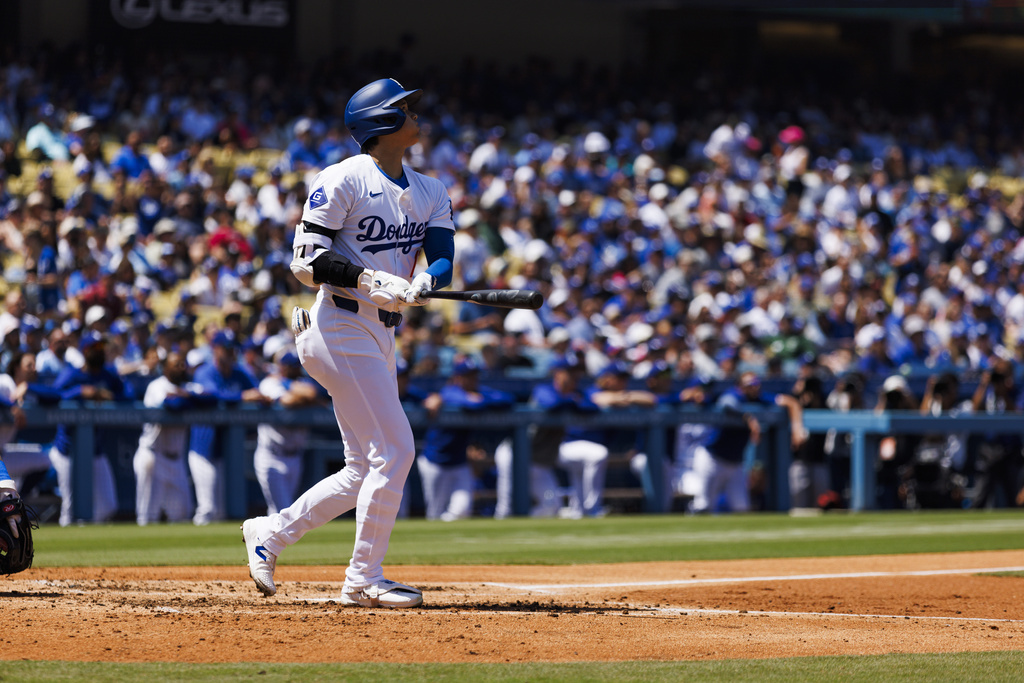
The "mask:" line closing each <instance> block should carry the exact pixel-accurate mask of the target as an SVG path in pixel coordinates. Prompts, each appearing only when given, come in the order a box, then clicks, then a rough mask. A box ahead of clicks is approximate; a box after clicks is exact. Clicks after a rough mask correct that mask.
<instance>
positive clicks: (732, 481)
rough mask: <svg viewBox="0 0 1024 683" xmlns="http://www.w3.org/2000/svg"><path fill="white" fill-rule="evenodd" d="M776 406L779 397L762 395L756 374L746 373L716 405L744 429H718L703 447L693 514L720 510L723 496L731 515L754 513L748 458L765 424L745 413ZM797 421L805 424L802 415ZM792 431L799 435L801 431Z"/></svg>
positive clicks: (717, 408) (749, 413)
mask: <svg viewBox="0 0 1024 683" xmlns="http://www.w3.org/2000/svg"><path fill="white" fill-rule="evenodd" d="M776 403H777V402H776V397H775V395H773V394H768V393H764V392H762V390H761V381H760V379H758V377H757V375H755V374H754V373H753V372H744V373H743V374H742V375H740V377H739V378H738V380H737V381H736V384H735V385H734V386H733V387H732V388H731V389H728V390H727V391H725V392H724V393H723V394H722V395H721V396H719V397H718V399H717V400H716V401H715V408H716V410H719V411H722V412H724V413H726V414H731V415H736V416H739V417H740V418H741V419H742V421H743V426H739V427H732V426H728V427H718V428H715V429H713V431H712V432H711V434H709V435H708V437H707V440H706V442H705V445H704V446H702V447H701V448H703V449H704V450H705V451H706V455H704V457H702V458H700V461H699V462H700V468H699V469H696V470H695V471H696V473H697V476H698V477H699V478H700V484H699V487H698V492H697V494H696V495H695V496H694V498H693V503H692V511H693V512H698V513H701V512H713V511H716V510H718V509H719V508H718V505H719V497H721V496H724V498H725V505H726V508H725V509H726V510H727V511H729V512H746V511H748V510H749V509H750V491H749V483H748V475H747V470H746V467H745V464H744V455H745V452H746V449H747V444H748V443H749V444H752V445H754V446H757V445H758V444H759V443H760V441H761V422H760V420H758V419H757V416H756V415H755V414H754V413H753V412H745V409H746V408H747V407H748V406H757V405H760V406H773V405H776ZM797 419H801V420H802V415H800V416H799V417H798V416H793V417H791V420H792V421H793V422H794V423H796V421H797ZM792 431H793V432H794V433H798V432H799V431H800V430H799V429H794V430H792ZM695 467H697V465H696V464H695Z"/></svg>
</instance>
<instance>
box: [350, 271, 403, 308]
mask: <svg viewBox="0 0 1024 683" xmlns="http://www.w3.org/2000/svg"><path fill="white" fill-rule="evenodd" d="M359 289H361V290H363V291H364V292H366V293H367V294H369V295H370V301H372V302H373V303H374V304H376V306H377V308H381V309H384V310H385V311H390V312H392V313H394V312H396V311H397V310H398V309H399V308H401V307H402V305H404V304H405V293H406V291H407V290H408V289H409V281H408V280H406V279H405V278H402V277H398V276H397V275H392V274H391V273H389V272H387V271H384V270H374V271H370V270H364V271H363V273H362V275H360V276H359Z"/></svg>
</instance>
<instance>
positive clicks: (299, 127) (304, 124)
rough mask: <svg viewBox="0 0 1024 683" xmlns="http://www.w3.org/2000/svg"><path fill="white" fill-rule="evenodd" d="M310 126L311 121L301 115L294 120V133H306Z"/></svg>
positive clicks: (311, 125) (311, 126)
mask: <svg viewBox="0 0 1024 683" xmlns="http://www.w3.org/2000/svg"><path fill="white" fill-rule="evenodd" d="M312 128H313V122H312V121H310V120H309V119H308V118H305V117H303V118H301V119H299V120H298V121H296V122H295V129H294V130H295V134H296V135H302V134H303V133H308V132H309V131H310V130H311V129H312Z"/></svg>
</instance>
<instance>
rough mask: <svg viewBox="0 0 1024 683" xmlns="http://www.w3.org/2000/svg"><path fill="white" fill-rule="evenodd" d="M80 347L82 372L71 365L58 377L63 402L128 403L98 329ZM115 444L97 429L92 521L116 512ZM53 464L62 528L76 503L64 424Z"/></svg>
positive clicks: (128, 395)
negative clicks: (112, 462)
mask: <svg viewBox="0 0 1024 683" xmlns="http://www.w3.org/2000/svg"><path fill="white" fill-rule="evenodd" d="M78 348H79V350H80V351H81V352H82V356H83V357H84V358H85V364H84V365H83V367H82V368H81V369H78V368H76V367H73V366H71V365H69V366H67V367H66V368H64V370H63V371H62V372H61V373H60V375H58V376H57V379H56V381H55V382H54V388H55V389H57V390H58V391H59V392H60V396H61V398H62V399H64V400H69V399H82V400H86V401H128V400H131V398H132V396H131V391H130V387H128V386H127V385H125V383H124V382H123V381H121V378H120V377H119V376H118V374H117V371H116V370H114V367H113V366H112V365H108V364H107V341H106V339H104V337H103V335H102V334H100V333H99V332H97V331H96V330H89V331H87V332H85V333H83V334H82V338H81V340H80V341H79V343H78ZM114 447H115V444H114V443H113V442H112V441H111V438H110V437H105V432H104V431H103V430H97V434H96V452H95V454H94V458H93V494H92V495H93V521H96V522H105V521H107V520H108V519H110V518H111V517H112V516H113V515H114V513H115V512H117V489H116V488H115V486H114V471H113V469H111V466H110V460H109V459H108V458H107V455H106V453H109V452H113V450H112V449H113V448H114ZM50 463H51V464H52V465H53V468H54V469H55V470H56V471H57V485H58V486H59V487H60V494H61V503H60V525H61V526H68V525H70V524H71V523H72V521H74V520H73V518H72V510H73V504H72V500H71V490H72V487H71V434H70V432H69V430H68V428H67V427H66V426H65V425H60V426H58V427H57V434H56V436H55V437H54V440H53V448H51V449H50Z"/></svg>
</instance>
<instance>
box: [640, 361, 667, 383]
mask: <svg viewBox="0 0 1024 683" xmlns="http://www.w3.org/2000/svg"><path fill="white" fill-rule="evenodd" d="M671 374H672V365H671V364H670V363H669V362H668V361H664V360H656V361H654V362H653V363H651V366H650V367H649V368H647V374H646V375H644V379H650V378H651V377H657V376H658V375H671Z"/></svg>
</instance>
